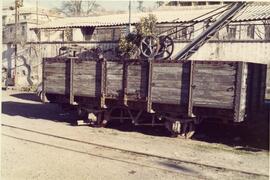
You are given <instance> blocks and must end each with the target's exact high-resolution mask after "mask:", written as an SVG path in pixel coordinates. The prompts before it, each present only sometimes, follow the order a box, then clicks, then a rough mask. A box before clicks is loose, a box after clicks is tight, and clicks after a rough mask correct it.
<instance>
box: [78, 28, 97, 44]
mask: <svg viewBox="0 0 270 180" xmlns="http://www.w3.org/2000/svg"><path fill="white" fill-rule="evenodd" d="M94 30H95V27H85V28H81V31H82V34H83V37H84V40H85V41H90V40H91V38H92V35H93V32H94Z"/></svg>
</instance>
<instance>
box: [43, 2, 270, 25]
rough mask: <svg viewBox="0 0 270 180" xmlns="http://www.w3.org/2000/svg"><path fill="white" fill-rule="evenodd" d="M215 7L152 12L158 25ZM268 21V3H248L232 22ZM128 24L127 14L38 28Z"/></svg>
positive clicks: (75, 19) (134, 16)
mask: <svg viewBox="0 0 270 180" xmlns="http://www.w3.org/2000/svg"><path fill="white" fill-rule="evenodd" d="M214 8H217V6H215V7H201V8H198V7H197V8H193V9H187V8H182V9H181V8H177V9H176V8H174V9H173V10H170V11H168V10H166V11H154V12H151V14H154V15H155V16H156V17H157V19H158V23H171V22H189V21H191V20H192V19H194V18H196V17H198V16H201V15H203V14H206V13H208V12H209V11H211V10H213V9H214ZM148 14H149V13H136V14H132V16H131V23H132V24H134V23H137V22H139V20H140V18H141V17H144V16H147V15H148ZM265 19H270V3H267V2H264V3H249V4H248V5H247V6H246V7H245V8H244V9H242V10H241V11H240V12H239V13H238V14H237V15H236V16H235V17H234V18H233V21H253V20H265ZM128 23H129V16H128V14H113V15H106V16H96V17H69V18H62V19H57V20H55V21H51V22H49V23H47V24H44V25H42V26H40V27H39V28H67V27H89V26H92V27H93V26H96V27H97V26H119V25H126V24H128Z"/></svg>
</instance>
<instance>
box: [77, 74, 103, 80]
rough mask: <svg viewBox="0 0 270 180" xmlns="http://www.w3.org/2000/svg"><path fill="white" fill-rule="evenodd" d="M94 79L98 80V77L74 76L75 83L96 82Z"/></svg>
mask: <svg viewBox="0 0 270 180" xmlns="http://www.w3.org/2000/svg"><path fill="white" fill-rule="evenodd" d="M96 79H100V77H96V76H95V75H78V74H77V75H74V80H75V81H96Z"/></svg>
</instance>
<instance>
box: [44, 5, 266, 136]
mask: <svg viewBox="0 0 270 180" xmlns="http://www.w3.org/2000/svg"><path fill="white" fill-rule="evenodd" d="M244 6H245V3H244V2H238V3H234V4H232V5H231V6H230V7H229V8H228V10H226V11H225V13H224V14H223V15H222V16H221V17H219V18H218V19H217V20H216V21H215V22H213V23H212V24H211V25H210V26H209V27H208V28H207V29H206V30H205V31H204V32H203V33H202V34H200V35H199V36H198V37H196V38H195V39H194V40H193V41H192V42H191V43H189V44H187V46H186V47H185V48H183V49H182V50H181V51H179V52H178V53H177V54H176V55H175V56H174V57H172V58H170V59H169V56H166V58H161V59H160V58H156V54H157V53H159V51H160V50H162V51H165V52H166V51H167V49H166V48H167V47H168V46H167V45H168V44H167V45H166V42H167V40H166V39H168V40H170V38H166V37H165V38H164V39H165V40H164V41H160V44H156V45H155V46H153V44H154V43H157V42H158V41H157V40H156V39H157V38H155V37H145V38H143V39H142V43H143V46H141V47H142V49H141V52H150V53H148V54H147V53H143V54H144V55H146V57H147V58H146V59H143V58H141V59H124V58H123V59H118V60H116V59H115V60H114V59H113V58H109V59H106V58H103V57H102V56H99V57H98V58H89V57H88V58H83V57H79V56H77V57H54V58H44V59H43V92H44V93H43V97H44V94H46V96H47V99H48V100H49V101H50V102H55V103H59V104H70V105H72V106H75V107H76V108H77V109H78V113H79V114H80V115H81V116H82V117H83V118H85V119H88V120H90V121H92V122H94V123H95V124H96V125H100V126H102V125H106V124H107V123H108V122H109V121H112V120H114V119H119V120H120V121H124V120H130V121H132V123H134V124H135V125H152V126H155V125H162V126H165V127H166V128H167V129H168V130H170V132H172V134H173V135H178V134H180V135H182V136H185V137H187V138H189V137H191V136H192V134H193V133H194V125H195V124H196V123H200V122H201V121H202V120H205V119H214V120H215V121H217V122H233V123H236V122H243V121H246V120H251V119H254V118H253V117H254V116H255V115H257V114H258V113H261V109H262V107H263V104H264V95H265V87H266V85H265V84H266V65H263V64H254V63H248V62H239V61H230V62H224V61H192V60H187V59H188V58H189V57H190V56H191V55H192V54H193V53H195V52H196V51H197V50H198V49H199V48H200V47H201V46H202V45H203V44H204V43H205V42H206V41H207V40H208V39H210V38H211V37H212V36H213V35H214V34H215V33H216V32H217V31H218V30H219V29H221V28H222V27H224V26H225V25H226V24H227V23H228V22H229V21H230V20H231V19H232V17H234V15H235V14H237V12H239V10H240V9H242V8H243V7H244ZM169 42H170V43H169V44H172V43H173V42H172V41H169ZM155 47H160V48H155ZM151 48H155V49H151ZM170 54H171V53H170Z"/></svg>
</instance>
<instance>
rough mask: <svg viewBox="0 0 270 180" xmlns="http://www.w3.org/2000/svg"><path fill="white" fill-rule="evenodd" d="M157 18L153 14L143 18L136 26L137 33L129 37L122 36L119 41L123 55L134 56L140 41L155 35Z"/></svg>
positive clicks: (130, 34)
mask: <svg viewBox="0 0 270 180" xmlns="http://www.w3.org/2000/svg"><path fill="white" fill-rule="evenodd" d="M156 23H157V18H156V16H155V15H153V14H149V15H148V16H147V17H142V18H141V19H140V22H139V23H138V24H136V25H135V31H133V32H131V33H129V34H128V35H127V36H122V37H121V38H120V40H119V44H118V47H119V50H120V52H121V53H123V54H127V55H128V56H129V57H130V56H132V55H133V54H134V53H135V51H136V49H137V48H138V47H139V45H140V41H141V39H142V38H143V37H144V36H150V35H155V32H156Z"/></svg>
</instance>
